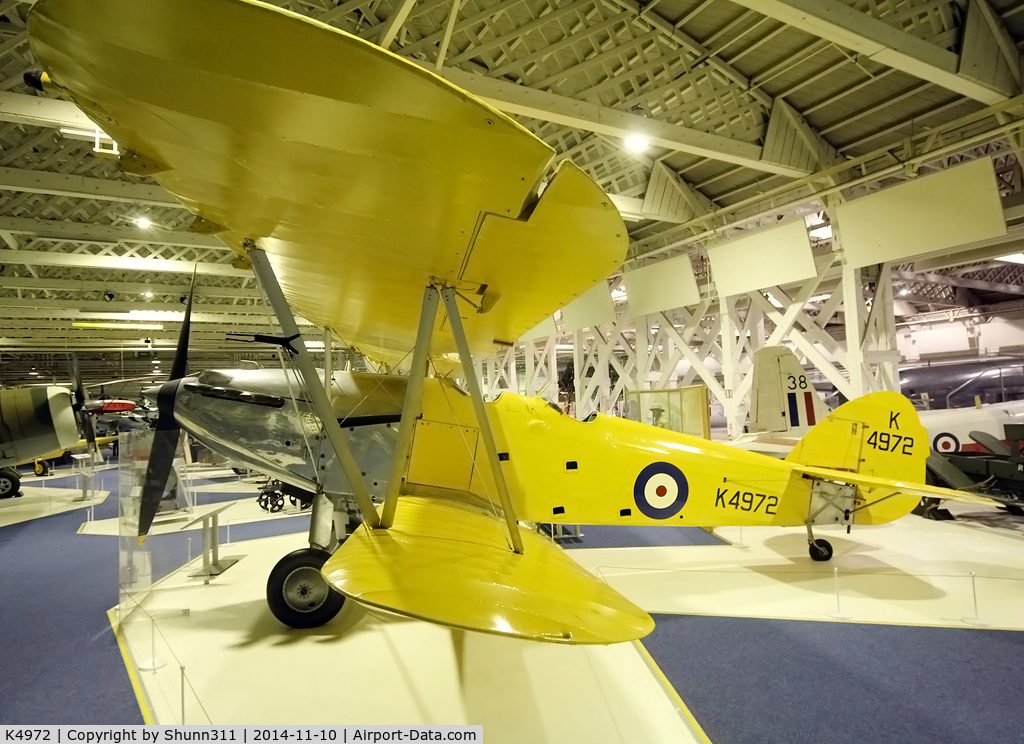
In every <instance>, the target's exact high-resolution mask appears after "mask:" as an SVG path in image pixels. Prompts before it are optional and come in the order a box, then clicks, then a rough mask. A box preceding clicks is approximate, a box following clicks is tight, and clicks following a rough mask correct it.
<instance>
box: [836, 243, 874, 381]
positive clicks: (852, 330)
mask: <svg viewBox="0 0 1024 744" xmlns="http://www.w3.org/2000/svg"><path fill="white" fill-rule="evenodd" d="M842 284H843V324H844V326H845V328H846V374H847V375H848V376H849V378H850V392H851V393H852V395H853V396H860V395H864V394H865V393H867V392H870V390H869V388H868V383H867V379H866V375H865V370H864V349H863V343H864V333H863V328H864V321H863V317H862V316H863V313H864V290H863V287H862V286H861V279H860V269H854V268H852V267H850V265H849V264H847V263H846V262H845V261H844V262H843V268H842Z"/></svg>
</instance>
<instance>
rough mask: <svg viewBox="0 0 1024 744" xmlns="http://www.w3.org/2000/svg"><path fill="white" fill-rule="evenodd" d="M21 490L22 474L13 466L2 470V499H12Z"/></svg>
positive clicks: (0, 476)
mask: <svg viewBox="0 0 1024 744" xmlns="http://www.w3.org/2000/svg"><path fill="white" fill-rule="evenodd" d="M20 490H21V476H20V475H19V474H18V471H17V470H14V469H13V468H4V469H3V470H0V499H11V498H14V497H15V496H17V495H18V491H20Z"/></svg>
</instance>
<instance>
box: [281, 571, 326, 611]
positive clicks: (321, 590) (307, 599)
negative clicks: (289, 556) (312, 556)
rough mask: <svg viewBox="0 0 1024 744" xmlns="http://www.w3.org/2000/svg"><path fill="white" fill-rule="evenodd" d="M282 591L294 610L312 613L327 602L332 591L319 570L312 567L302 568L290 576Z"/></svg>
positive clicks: (285, 581) (286, 579)
mask: <svg viewBox="0 0 1024 744" xmlns="http://www.w3.org/2000/svg"><path fill="white" fill-rule="evenodd" d="M281 591H282V594H283V595H284V600H285V602H287V603H288V606H289V607H291V608H292V609H293V610H295V611H296V612H312V611H313V610H316V609H317V608H319V607H320V606H321V605H323V603H324V602H326V601H327V597H328V595H329V594H330V591H331V590H330V587H328V586H327V582H326V581H325V580H324V577H323V576H322V575H321V574H320V571H319V570H317V569H316V568H313V567H312V566H302V567H300V568H296V569H295V570H294V571H292V572H291V573H290V574H288V576H287V577H286V578H285V580H284V585H283V586H282V588H281Z"/></svg>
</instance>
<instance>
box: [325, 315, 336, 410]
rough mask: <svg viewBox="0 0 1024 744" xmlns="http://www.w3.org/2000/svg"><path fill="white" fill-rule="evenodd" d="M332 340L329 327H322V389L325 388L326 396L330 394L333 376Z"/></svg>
mask: <svg viewBox="0 0 1024 744" xmlns="http://www.w3.org/2000/svg"><path fill="white" fill-rule="evenodd" d="M333 341H334V336H333V335H331V329H330V328H324V389H325V390H327V396H328V397H330V395H331V384H332V380H333V376H334V348H333V344H332V342H333Z"/></svg>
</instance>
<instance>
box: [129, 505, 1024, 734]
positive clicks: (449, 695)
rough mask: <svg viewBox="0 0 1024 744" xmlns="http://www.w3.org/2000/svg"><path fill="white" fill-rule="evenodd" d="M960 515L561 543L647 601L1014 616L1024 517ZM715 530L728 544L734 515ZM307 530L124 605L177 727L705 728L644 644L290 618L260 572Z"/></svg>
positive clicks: (952, 618)
mask: <svg viewBox="0 0 1024 744" xmlns="http://www.w3.org/2000/svg"><path fill="white" fill-rule="evenodd" d="M960 511H961V512H964V511H967V512H972V513H978V516H977V517H976V518H972V519H965V520H964V521H960V522H932V521H928V520H924V519H921V518H919V517H915V516H908V517H906V518H904V519H902V520H900V521H898V522H896V523H894V524H891V525H885V526H880V527H866V528H859V529H854V531H853V533H852V534H851V535H849V536H847V535H845V534H844V533H842V532H840V531H838V530H821V531H820V534H819V536H821V537H826V538H827V539H829V540H830V541H831V542H832V543H833V545H834V547H835V550H836V555H835V558H834V559H833V560H832V561H831V562H829V563H814V562H812V561H811V560H810V558H809V557H808V556H807V543H806V537H805V532H804V531H803V530H801V529H798V528H796V529H794V528H787V529H781V528H760V529H757V528H747V529H745V530H743V534H742V543H743V544H744V545H745V546H741V545H735V544H724V545H720V546H717V545H713V546H682V547H658V548H616V549H574V550H571V551H569V552H570V554H571V555H572V556H573V557H574V558H575V559H576V560H578V561H579V562H580V563H581V564H582V565H584V566H586V567H587V568H589V569H590V570H592V571H594V573H595V574H597V575H598V576H602V577H604V578H605V579H606V580H607V581H609V583H611V584H612V585H613V586H614V587H615V588H616V589H618V590H619V591H621V592H622V593H623V594H625V595H626V596H627V597H629V598H630V599H632V600H633V601H634V602H637V603H638V604H640V605H641V606H642V607H644V608H645V609H647V610H648V611H651V612H654V613H659V612H660V613H685V614H701V615H727V616H746V617H770V618H789V619H800V620H821V621H834V620H835V619H836V617H837V616H845V617H848V618H849V619H850V620H851V621H853V622H881V623H895V624H908V625H917V624H920V625H934V626H952V627H958V628H970V627H985V626H987V627H992V628H1012V629H1022V628H1024V617H1021V616H1020V614H1019V608H1020V607H1021V606H1024V604H1022V602H1024V553H1022V551H1021V550H1020V547H1021V545H1022V541H1024V524H1022V523H1021V522H1019V521H1017V522H1012V521H1007V520H1006V519H1005V518H1003V517H1002V516H1001V515H1002V513H1001V512H997V511H996V510H995V509H988V510H986V509H979V508H978V507H976V506H973V505H972V506H969V507H967V508H966V509H961V510H960ZM716 532H718V533H719V534H720V535H721V536H722V537H724V538H726V539H732V540H733V541H735V542H737V543H739V542H740V539H741V535H740V531H739V529H738V528H731V529H729V528H726V529H720V530H717V531H716ZM304 537H305V535H304V534H295V535H288V536H282V537H273V538H266V539H261V540H253V541H249V542H243V543H237V544H235V545H231V546H226V547H225V548H224V553H225V555H228V556H231V557H239V558H241V560H240V561H239V563H238V564H236V565H235V566H233V567H232V568H231V569H230V570H229V571H227V572H226V573H224V574H223V575H221V576H219V577H216V578H214V579H212V580H211V581H210V583H209V584H207V585H204V584H203V583H202V582H201V581H199V580H195V579H189V578H188V573H189V572H190V570H191V568H184V569H182V570H179V571H177V572H176V573H174V574H172V575H171V576H169V577H167V578H166V579H164V580H162V581H160V582H158V583H157V584H156V585H155V587H154V590H153V591H152V593H151V594H150V595H149V596H148V598H147V599H146V600H145V602H144V605H143V608H142V610H141V611H136V612H135V613H133V614H132V615H130V616H129V618H128V620H127V621H126V622H125V623H124V624H123V625H122V628H123V636H124V638H125V639H126V641H127V645H128V647H129V649H130V650H129V652H128V653H127V657H128V658H129V660H130V661H129V663H130V664H131V663H134V664H135V665H140V664H144V662H145V661H148V660H150V659H152V658H153V657H154V656H155V657H157V659H158V661H159V662H161V663H162V664H163V666H162V667H161V668H160V669H158V670H157V671H155V672H136V675H137V679H138V680H139V682H140V684H139V688H138V689H139V690H140V695H141V696H142V697H143V698H145V700H146V701H148V702H144V703H143V704H144V705H146V706H149V708H151V710H152V719H153V720H154V721H156V722H158V723H180V722H181V721H182V720H183V717H182V703H183V701H184V721H185V722H186V723H214V724H222V723H252V724H260V723H325V724H326V723H350V724H351V723H365V724H374V723H377V724H389V723H462V722H466V723H479V724H482V725H484V732H485V737H486V740H487V741H488V742H491V743H492V744H493V743H494V742H524V741H530V742H644V743H645V744H646V743H649V742H688V741H705V742H706V741H707V740H706V738H702V737H703V734H702V733H700V731H699V729H696V728H693V727H691V724H690V723H689V721H690V720H691V719H690V718H689V717H688V712H687V711H686V710H685V704H684V703H683V702H682V701H679V699H678V696H676V695H675V693H674V691H672V690H671V688H670V687H667V683H666V682H665V681H664V678H663V676H662V675H661V674H660V671H658V670H657V668H656V666H653V662H652V663H649V662H648V661H647V660H646V659H645V652H644V651H643V649H642V646H640V645H639V644H619V645H615V646H605V647H601V646H592V647H583V646H558V645H553V644H543V643H535V642H528V641H519V640H515V639H506V638H499V637H494V636H488V635H484V634H479V633H470V632H464V631H453V630H449V629H446V628H442V627H439V626H435V625H431V624H428V623H423V622H418V621H412V620H405V619H401V618H395V617H391V616H387V617H382V616H379V615H372V614H367V613H365V612H364V611H363V610H362V609H360V608H359V607H358V606H356V605H354V604H353V603H348V605H347V606H346V608H345V610H344V611H343V612H342V614H341V615H339V617H338V618H336V619H335V621H333V622H332V623H331V624H330V625H328V626H326V627H324V628H320V629H317V630H313V631H294V630H288V629H285V628H284V627H283V626H281V625H280V624H279V623H278V622H277V621H276V620H275V619H274V618H273V616H272V615H271V614H270V612H269V610H268V609H267V607H266V601H265V597H264V592H265V585H266V578H267V576H268V574H269V572H270V570H271V568H272V566H273V565H274V563H275V562H276V561H277V560H278V559H279V558H280V557H281V556H283V555H284V554H286V553H287V552H289V551H291V550H293V549H295V548H298V547H302V546H303V542H304ZM836 568H838V586H839V594H840V602H841V607H840V608H837V606H836V574H835V573H834V569H836ZM972 572H973V573H974V574H976V577H977V578H976V581H977V594H978V601H979V605H978V607H979V609H978V616H979V618H980V620H981V623H983V624H985V625H979V624H978V623H977V622H975V619H976V618H975V613H974V605H973V594H972V586H971V573H972ZM680 653H685V649H681V650H680ZM182 667H184V674H183V671H182ZM183 690H184V694H183Z"/></svg>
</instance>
